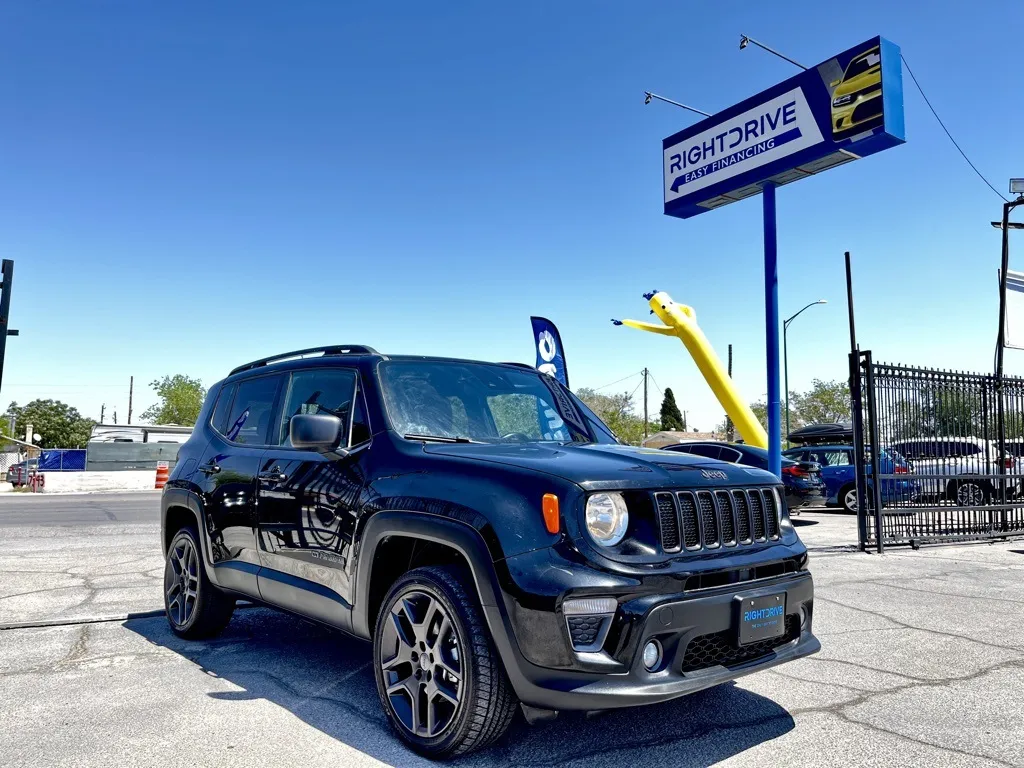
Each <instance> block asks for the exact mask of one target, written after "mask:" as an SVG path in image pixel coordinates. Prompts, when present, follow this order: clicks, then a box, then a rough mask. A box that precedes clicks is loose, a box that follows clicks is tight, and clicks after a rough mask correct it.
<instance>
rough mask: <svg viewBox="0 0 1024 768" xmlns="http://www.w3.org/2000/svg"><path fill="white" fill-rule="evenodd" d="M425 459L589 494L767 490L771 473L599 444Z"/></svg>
mask: <svg viewBox="0 0 1024 768" xmlns="http://www.w3.org/2000/svg"><path fill="white" fill-rule="evenodd" d="M424 450H425V451H426V452H427V453H432V454H437V455H442V456H456V457H459V458H462V459H470V460H473V461H481V462H487V463H491V464H504V465H507V466H513V467H520V468H523V469H530V470H534V471H536V472H544V473H546V474H549V475H555V476H557V477H561V478H564V479H565V480H569V481H570V482H573V483H576V484H577V485H580V486H582V487H583V488H585V489H587V490H608V489H630V488H696V487H721V486H737V485H767V484H775V483H778V482H779V480H778V478H776V477H775V476H774V475H773V474H771V473H770V472H766V471H764V470H761V469H755V468H753V467H744V466H742V465H739V464H729V463H726V462H721V461H714V460H712V459H706V458H703V457H701V456H692V455H690V454H685V453H674V452H673V451H659V450H655V449H653V448H636V447H633V446H630V445H603V444H599V443H584V444H573V443H570V444H567V445H558V444H555V443H512V444H501V445H481V444H461V443H459V444H448V443H444V444H441V443H435V444H428V445H426V446H424Z"/></svg>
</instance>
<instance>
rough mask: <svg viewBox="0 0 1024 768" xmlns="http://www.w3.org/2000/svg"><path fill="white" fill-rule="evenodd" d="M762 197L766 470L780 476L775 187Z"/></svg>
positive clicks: (770, 186) (769, 184)
mask: <svg viewBox="0 0 1024 768" xmlns="http://www.w3.org/2000/svg"><path fill="white" fill-rule="evenodd" d="M761 197H762V198H764V322H765V357H766V359H767V364H768V365H767V368H768V469H769V471H771V472H772V473H774V474H775V476H776V477H779V478H781V477H782V425H781V424H780V423H779V421H780V416H781V413H780V411H781V410H782V409H781V407H780V406H781V399H780V398H779V270H778V241H777V239H776V232H775V184H774V183H773V182H770V181H769V182H766V183H765V185H764V188H763V190H762V194H761Z"/></svg>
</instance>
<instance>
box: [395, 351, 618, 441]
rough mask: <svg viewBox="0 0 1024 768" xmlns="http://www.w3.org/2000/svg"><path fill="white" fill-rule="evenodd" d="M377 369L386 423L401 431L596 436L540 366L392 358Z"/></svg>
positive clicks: (480, 437) (466, 436)
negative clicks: (532, 368)
mask: <svg viewBox="0 0 1024 768" xmlns="http://www.w3.org/2000/svg"><path fill="white" fill-rule="evenodd" d="M378 376H379V379H380V383H381V389H382V391H383V394H384V404H385V406H386V407H387V411H388V416H389V417H390V418H391V424H392V426H393V427H394V429H395V431H397V432H398V433H399V434H401V435H405V436H415V437H435V438H448V439H453V440H455V439H457V440H459V441H472V442H482V443H501V442H506V443H508V442H520V443H524V442H538V441H556V442H571V441H575V442H591V441H592V439H593V438H592V437H591V435H590V434H589V432H588V430H587V428H586V425H585V422H584V419H583V416H582V415H581V414H580V412H579V410H578V409H577V407H576V405H575V403H574V402H573V399H572V397H571V395H570V394H569V393H568V392H567V391H566V390H564V389H562V388H561V387H560V385H559V384H558V383H557V382H556V381H554V379H551V378H550V377H547V376H544V375H542V374H540V373H534V372H532V371H529V370H517V369H514V368H508V367H506V366H500V365H489V364H487V363H468V362H458V361H450V362H449V361H434V360H430V361H419V360H389V361H385V362H383V363H381V364H380V366H379V368H378ZM605 429H607V427H605Z"/></svg>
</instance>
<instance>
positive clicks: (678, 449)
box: [665, 445, 691, 453]
mask: <svg viewBox="0 0 1024 768" xmlns="http://www.w3.org/2000/svg"><path fill="white" fill-rule="evenodd" d="M690 448H691V446H689V445H669V446H667V447H666V448H665V450H666V451H672V452H673V453H690Z"/></svg>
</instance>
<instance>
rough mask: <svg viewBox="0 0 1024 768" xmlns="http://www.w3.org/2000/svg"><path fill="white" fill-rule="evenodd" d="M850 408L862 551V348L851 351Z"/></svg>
mask: <svg viewBox="0 0 1024 768" xmlns="http://www.w3.org/2000/svg"><path fill="white" fill-rule="evenodd" d="M850 408H851V415H852V416H853V419H852V422H853V424H852V426H853V456H854V458H853V462H854V464H855V465H856V466H855V474H854V481H855V483H856V485H857V539H858V548H859V549H860V551H861V552H865V551H867V548H868V516H867V504H866V502H867V493H866V488H867V483H866V482H865V481H864V402H863V399H862V397H861V381H860V350H858V349H854V350H853V351H851V352H850Z"/></svg>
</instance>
